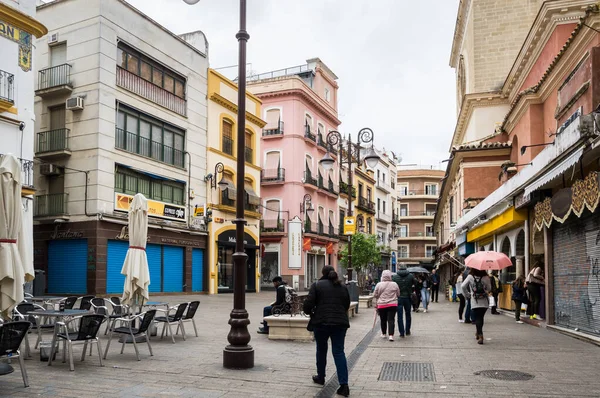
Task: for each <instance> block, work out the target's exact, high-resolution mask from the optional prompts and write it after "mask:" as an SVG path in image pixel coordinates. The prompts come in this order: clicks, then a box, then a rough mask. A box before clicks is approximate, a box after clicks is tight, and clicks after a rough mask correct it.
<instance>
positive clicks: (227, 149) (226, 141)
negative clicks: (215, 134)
mask: <svg viewBox="0 0 600 398" xmlns="http://www.w3.org/2000/svg"><path fill="white" fill-rule="evenodd" d="M221 140H222V144H223V153H226V154H228V155H231V156H233V140H232V139H231V138H229V137H225V136H224V137H223V138H221Z"/></svg>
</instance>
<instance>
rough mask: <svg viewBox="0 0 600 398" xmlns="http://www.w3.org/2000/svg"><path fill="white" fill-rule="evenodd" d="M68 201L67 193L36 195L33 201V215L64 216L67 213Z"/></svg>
mask: <svg viewBox="0 0 600 398" xmlns="http://www.w3.org/2000/svg"><path fill="white" fill-rule="evenodd" d="M68 202H69V194H68V193H57V194H50V195H39V196H36V197H35V198H34V201H33V216H34V217H66V216H68V215H69V213H68V211H67V204H68Z"/></svg>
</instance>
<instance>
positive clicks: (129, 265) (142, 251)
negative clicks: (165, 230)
mask: <svg viewBox="0 0 600 398" xmlns="http://www.w3.org/2000/svg"><path fill="white" fill-rule="evenodd" d="M147 240H148V200H147V199H146V198H145V197H144V195H142V194H141V193H138V194H136V195H135V196H134V197H133V201H132V202H131V205H130V207H129V249H127V255H126V256H125V262H124V263H123V269H121V274H123V275H125V286H124V287H123V299H122V300H123V303H124V304H128V305H132V304H133V305H141V304H142V303H143V301H144V300H145V301H148V298H149V297H148V286H150V271H149V270H148V258H147V257H146V242H147Z"/></svg>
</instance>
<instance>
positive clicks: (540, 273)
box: [525, 262, 546, 321]
mask: <svg viewBox="0 0 600 398" xmlns="http://www.w3.org/2000/svg"><path fill="white" fill-rule="evenodd" d="M525 281H526V282H527V293H529V299H530V303H529V305H530V306H531V316H530V317H529V318H530V319H537V320H540V321H543V319H542V317H540V316H539V315H538V314H539V313H540V298H541V288H542V286H544V285H545V283H546V280H545V279H544V270H543V269H542V267H541V263H539V262H536V263H535V264H534V265H533V268H532V269H531V271H529V274H528V275H527V279H526V280H525Z"/></svg>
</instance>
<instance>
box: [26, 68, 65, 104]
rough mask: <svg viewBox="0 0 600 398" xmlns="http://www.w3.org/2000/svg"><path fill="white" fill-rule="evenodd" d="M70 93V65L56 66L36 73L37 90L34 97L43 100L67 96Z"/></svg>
mask: <svg viewBox="0 0 600 398" xmlns="http://www.w3.org/2000/svg"><path fill="white" fill-rule="evenodd" d="M72 91H73V83H72V82H71V65H69V64H62V65H57V66H53V67H51V68H46V69H42V70H41V71H39V72H38V89H37V90H36V92H35V95H37V96H39V97H42V98H45V97H53V96H59V95H68V94H71V92H72Z"/></svg>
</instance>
